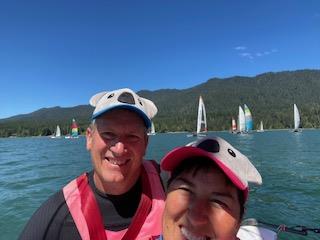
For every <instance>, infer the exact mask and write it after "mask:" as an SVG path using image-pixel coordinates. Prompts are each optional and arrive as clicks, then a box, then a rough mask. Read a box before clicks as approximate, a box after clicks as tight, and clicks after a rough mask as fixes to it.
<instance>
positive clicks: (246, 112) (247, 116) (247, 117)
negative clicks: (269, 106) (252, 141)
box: [244, 104, 253, 132]
mask: <svg viewBox="0 0 320 240" xmlns="http://www.w3.org/2000/svg"><path fill="white" fill-rule="evenodd" d="M244 117H245V131H246V132H250V131H252V129H253V121H252V115H251V111H250V109H249V108H248V106H247V105H246V104H244Z"/></svg>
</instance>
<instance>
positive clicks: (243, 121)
mask: <svg viewBox="0 0 320 240" xmlns="http://www.w3.org/2000/svg"><path fill="white" fill-rule="evenodd" d="M245 127H246V119H245V115H244V111H243V109H242V107H241V106H239V114H238V129H237V133H245V130H246V129H245Z"/></svg>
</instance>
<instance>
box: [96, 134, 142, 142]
mask: <svg viewBox="0 0 320 240" xmlns="http://www.w3.org/2000/svg"><path fill="white" fill-rule="evenodd" d="M100 135H101V137H102V138H103V139H106V140H115V139H117V138H119V137H118V136H117V135H116V134H114V133H112V132H104V133H101V134H100ZM119 139H120V138H119ZM139 140H140V136H139V135H137V134H129V135H126V136H124V137H121V140H120V141H125V142H137V141H139Z"/></svg>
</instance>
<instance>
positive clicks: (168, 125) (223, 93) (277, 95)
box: [0, 69, 320, 137]
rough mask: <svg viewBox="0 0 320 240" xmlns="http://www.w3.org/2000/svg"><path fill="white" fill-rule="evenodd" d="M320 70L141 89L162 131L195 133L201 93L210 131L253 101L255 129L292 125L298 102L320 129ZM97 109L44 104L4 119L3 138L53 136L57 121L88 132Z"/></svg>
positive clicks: (306, 119)
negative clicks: (154, 109) (75, 124)
mask: <svg viewBox="0 0 320 240" xmlns="http://www.w3.org/2000/svg"><path fill="white" fill-rule="evenodd" d="M319 92H320V70H310V69H305V70H296V71H282V72H266V73H262V74H258V75H256V76H254V77H246V76H233V77H228V78H216V77H215V78H210V79H208V80H207V81H205V82H203V83H200V84H198V85H196V86H192V87H190V88H186V89H180V90H179V89H158V90H154V91H151V90H141V91H139V92H138V94H139V95H140V96H142V97H146V98H148V99H151V100H152V101H154V102H155V104H156V105H157V107H158V109H159V111H158V114H157V116H156V117H155V119H154V122H155V127H156V129H157V131H160V132H169V131H170V132H172V131H194V130H195V126H196V114H197V106H198V99H199V95H201V96H202V97H203V99H204V103H205V106H206V111H207V122H208V129H209V130H229V128H230V126H231V117H234V118H236V117H237V114H238V106H239V105H242V106H243V104H247V105H248V106H249V108H250V110H251V112H252V115H253V120H254V125H255V128H257V125H258V123H259V122H260V120H263V122H264V125H265V128H266V129H279V128H292V125H293V103H296V104H297V105H298V107H299V109H300V112H301V118H302V120H301V122H302V124H303V127H308V128H317V127H320V94H319ZM92 111H93V107H91V106H90V105H78V106H74V107H68V108H63V107H59V106H56V107H52V108H41V109H39V110H37V111H34V112H32V113H29V114H20V115H16V116H12V117H9V118H5V119H0V136H2V137H3V136H4V137H6V136H11V135H17V136H30V135H48V134H51V133H52V132H53V131H54V129H55V127H56V125H57V124H59V125H60V127H61V126H62V133H63V134H66V133H68V131H69V128H70V124H71V120H72V118H75V119H76V120H77V122H78V124H79V125H80V131H82V132H84V131H85V129H86V127H87V126H88V124H89V123H90V118H91V114H92Z"/></svg>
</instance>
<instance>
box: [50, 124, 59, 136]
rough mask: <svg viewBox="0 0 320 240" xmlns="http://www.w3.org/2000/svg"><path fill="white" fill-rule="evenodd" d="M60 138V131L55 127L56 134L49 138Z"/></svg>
mask: <svg viewBox="0 0 320 240" xmlns="http://www.w3.org/2000/svg"><path fill="white" fill-rule="evenodd" d="M60 137H61V130H60V127H59V125H57V128H56V132H55V134H54V135H53V136H51V138H60Z"/></svg>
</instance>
